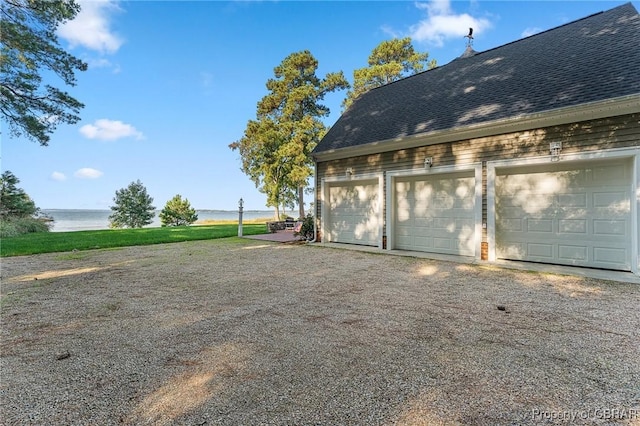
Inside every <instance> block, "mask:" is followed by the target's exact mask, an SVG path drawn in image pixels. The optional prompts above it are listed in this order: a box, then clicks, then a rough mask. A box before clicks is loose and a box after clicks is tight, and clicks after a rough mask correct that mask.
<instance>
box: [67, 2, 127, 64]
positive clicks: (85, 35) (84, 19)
mask: <svg viewBox="0 0 640 426" xmlns="http://www.w3.org/2000/svg"><path fill="white" fill-rule="evenodd" d="M79 3H80V8H81V9H80V13H78V15H76V17H75V18H74V19H73V20H71V21H68V22H66V23H64V24H63V25H61V26H60V28H59V29H58V35H59V36H60V37H62V38H63V39H65V40H67V41H68V42H69V44H70V47H71V48H74V47H76V46H84V47H86V48H89V49H91V50H96V51H98V52H101V53H105V52H106V53H115V52H116V51H117V50H118V49H119V48H120V46H122V43H124V41H123V40H122V38H120V37H119V36H118V35H117V34H115V33H114V32H113V31H112V30H111V28H110V27H111V22H110V18H111V15H112V13H113V12H118V11H120V10H121V9H120V7H119V6H118V2H117V1H115V0H83V1H80V2H79Z"/></svg>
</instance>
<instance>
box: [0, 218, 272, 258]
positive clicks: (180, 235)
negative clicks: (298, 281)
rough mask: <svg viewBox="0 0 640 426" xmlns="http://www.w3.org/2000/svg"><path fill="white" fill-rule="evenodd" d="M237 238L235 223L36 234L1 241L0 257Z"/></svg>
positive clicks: (247, 231) (254, 230)
mask: <svg viewBox="0 0 640 426" xmlns="http://www.w3.org/2000/svg"><path fill="white" fill-rule="evenodd" d="M242 231H243V235H257V234H264V233H266V232H267V230H266V226H265V224H264V223H249V224H243V227H242ZM237 235H238V225H237V223H235V224H234V223H220V224H215V225H200V226H177V227H164V228H162V227H159V228H142V229H105V230H98V231H73V232H38V233H33V234H25V235H20V236H17V237H9V238H2V240H1V241H0V257H10V256H25V255H30V254H39V253H54V252H69V251H74V250H78V251H80V250H92V249H104V248H115V247H128V246H140V245H151V244H164V243H177V242H184V241H198V240H211V239H217V238H227V237H234V236H237Z"/></svg>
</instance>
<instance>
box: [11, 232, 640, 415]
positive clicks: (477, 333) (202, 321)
mask: <svg viewBox="0 0 640 426" xmlns="http://www.w3.org/2000/svg"><path fill="white" fill-rule="evenodd" d="M1 292H2V295H1V303H2V305H1V306H2V308H1V315H2V327H1V337H2V340H1V346H0V350H1V352H0V368H1V370H0V371H1V373H0V374H1V377H0V397H1V400H0V407H1V408H0V410H1V411H0V423H1V424H6V425H25V424H91V425H111V424H130V425H134V424H149V425H151V424H153V425H174V424H175V425H183V424H184V425H254V424H265V425H266V424H269V425H307V424H322V425H325V424H340V425H347V424H351V425H526V424H624V425H640V286H638V285H637V284H624V283H618V282H612V281H603V280H596V279H590V278H580V277H571V276H561V275H552V274H541V273H531V272H523V271H515V270H503V269H499V268H495V267H486V266H479V265H462V264H456V263H450V262H439V261H431V260H425V259H415V258H409V257H396V256H387V255H379V254H371V253H362V252H354V251H345V250H337V249H332V248H326V247H317V246H315V247H314V246H307V245H302V244H276V243H268V242H263V241H255V240H242V239H237V238H232V239H227V240H213V241H202V242H189V243H178V244H167V245H157V246H147V247H131V248H125V249H117V250H94V251H87V252H73V253H56V254H45V255H36V256H25V257H15V258H5V259H2V289H1Z"/></svg>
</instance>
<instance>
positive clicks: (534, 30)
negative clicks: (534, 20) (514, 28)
mask: <svg viewBox="0 0 640 426" xmlns="http://www.w3.org/2000/svg"><path fill="white" fill-rule="evenodd" d="M541 31H542V28H538V27H529V28H526V29H525V30H524V31H523V32H522V34H520V36H521V37H522V38H525V37H529V36H532V35H534V34H538V33H539V32H541Z"/></svg>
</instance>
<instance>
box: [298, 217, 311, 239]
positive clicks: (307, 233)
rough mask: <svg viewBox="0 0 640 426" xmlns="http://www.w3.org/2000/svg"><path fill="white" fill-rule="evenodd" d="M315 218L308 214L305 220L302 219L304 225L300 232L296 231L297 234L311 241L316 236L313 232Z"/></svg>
mask: <svg viewBox="0 0 640 426" xmlns="http://www.w3.org/2000/svg"><path fill="white" fill-rule="evenodd" d="M314 221H315V218H314V217H313V216H312V215H311V214H308V215H307V216H306V217H305V218H304V220H303V221H302V226H301V227H300V232H296V233H295V235H299V236H301V237H302V238H303V239H305V240H307V241H311V240H313V238H314V234H313V223H314Z"/></svg>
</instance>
